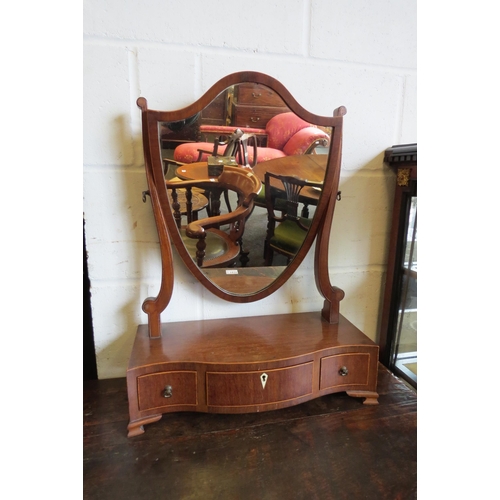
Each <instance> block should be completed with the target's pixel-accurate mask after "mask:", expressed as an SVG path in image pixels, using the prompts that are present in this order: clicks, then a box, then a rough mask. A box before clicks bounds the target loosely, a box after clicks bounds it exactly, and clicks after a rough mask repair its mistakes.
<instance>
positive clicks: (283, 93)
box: [137, 71, 346, 338]
mask: <svg viewBox="0 0 500 500" xmlns="http://www.w3.org/2000/svg"><path fill="white" fill-rule="evenodd" d="M239 83H256V84H261V85H266V86H267V87H269V88H271V89H272V90H273V91H275V92H276V93H277V94H278V95H279V96H280V97H281V98H282V99H283V101H284V102H285V104H286V105H287V106H288V108H289V109H290V111H293V112H294V113H295V114H296V115H297V116H299V117H300V118H302V119H303V120H305V121H307V122H309V123H313V124H315V125H319V126H323V127H330V129H331V138H330V146H329V148H330V149H329V154H328V161H327V166H326V174H325V179H324V187H323V190H322V194H321V196H320V199H319V202H318V205H317V208H316V215H315V216H314V218H313V222H312V224H311V227H310V230H309V232H308V233H307V236H306V238H305V240H304V243H303V245H302V247H301V248H300V250H299V252H298V253H297V255H296V256H295V257H294V258H293V260H292V261H291V262H290V264H289V265H288V266H287V267H286V269H285V270H284V271H283V272H282V273H281V274H280V275H279V276H278V277H277V278H276V279H275V280H274V281H273V282H272V283H271V284H270V285H269V286H267V287H265V288H263V289H261V290H258V291H257V292H254V293H251V294H236V293H231V292H228V291H227V290H223V289H221V288H219V287H218V286H217V285H215V284H214V283H213V282H212V281H210V279H208V278H207V276H206V275H205V274H204V273H203V272H202V270H201V269H200V268H199V267H198V266H197V264H196V263H195V262H194V261H193V260H192V258H191V257H190V256H189V253H188V252H187V250H186V248H185V247H184V245H183V243H182V239H181V236H180V234H179V232H178V229H177V225H176V222H175V219H174V216H173V213H172V210H171V206H170V202H169V199H168V193H167V189H166V186H165V178H164V170H163V162H162V158H161V152H160V147H159V124H160V122H170V121H180V120H183V119H186V118H189V117H192V116H194V115H196V114H197V113H199V112H201V111H202V110H203V109H204V108H205V107H206V106H208V105H209V104H210V103H211V102H212V101H213V100H214V99H215V98H216V97H217V96H218V95H219V94H220V93H221V92H223V91H224V90H225V89H227V88H228V87H231V86H232V85H236V84H239ZM137 105H138V107H139V108H140V109H141V112H142V139H143V149H144V161H145V169H146V177H147V182H148V189H149V193H150V196H151V204H152V208H153V214H154V218H155V223H156V227H157V230H158V236H159V241H160V252H161V266H162V276H161V285H160V290H159V292H158V295H157V296H156V297H148V298H147V299H146V300H145V301H144V302H143V305H142V309H143V311H144V312H145V313H146V314H147V315H148V327H149V336H150V337H152V338H155V337H160V336H161V321H160V315H161V313H162V311H163V310H164V309H165V308H166V307H167V305H168V303H169V302H170V299H171V296H172V291H173V284H174V268H173V261H172V247H171V241H170V238H172V240H173V242H174V244H175V246H176V249H177V251H178V253H179V254H180V256H181V258H182V260H183V261H184V264H185V265H186V266H187V267H188V269H189V270H190V272H191V273H192V274H193V275H194V276H195V277H196V278H197V280H198V281H199V282H200V283H201V284H202V285H203V286H204V287H205V288H207V289H208V290H209V291H211V292H212V293H213V294H214V295H216V296H217V297H220V298H222V299H224V300H227V301H230V302H236V303H248V302H254V301H257V300H261V299H263V298H265V297H268V296H269V295H271V294H272V293H274V292H275V291H276V290H278V289H279V288H280V287H281V286H282V285H283V284H284V283H286V281H287V280H288V279H289V278H290V277H291V276H292V274H293V273H294V272H295V270H296V269H297V267H298V266H299V265H300V264H301V262H302V261H303V259H304V257H305V256H306V254H307V253H308V252H309V250H310V248H311V246H312V243H313V241H314V239H315V238H316V237H317V241H316V248H315V259H314V274H315V280H316V286H317V288H318V291H319V293H320V294H321V295H322V297H323V298H324V299H325V300H324V306H323V309H322V312H321V314H322V317H323V318H324V319H325V320H327V321H328V322H329V323H338V319H339V302H340V300H342V298H343V297H344V292H343V291H342V290H341V289H339V288H337V287H335V286H332V284H331V283H330V278H329V273H328V244H329V238H330V230H331V225H332V219H333V212H334V208H335V201H336V198H337V192H338V185H339V179H340V164H341V149H342V125H343V116H344V115H345V114H346V108H345V107H344V106H340V107H339V108H337V109H335V111H334V112H333V116H331V117H326V116H319V115H316V114H313V113H310V112H309V111H307V110H306V109H304V108H303V107H302V106H301V105H300V104H299V103H298V102H297V101H296V100H295V98H294V97H293V96H292V95H291V93H290V92H289V91H288V90H287V89H286V88H285V87H284V86H283V84H281V83H280V82H279V81H278V80H276V79H275V78H273V77H271V76H268V75H265V74H263V73H258V72H253V71H243V72H238V73H233V74H230V75H228V76H226V77H224V78H222V79H221V80H219V81H218V82H217V83H215V84H214V85H213V86H212V87H210V88H209V89H208V90H207V91H206V92H205V94H204V95H203V96H201V97H200V98H199V99H198V100H197V101H195V102H194V103H193V104H191V105H189V106H187V107H185V108H182V109H179V110H176V111H157V110H152V109H148V106H147V101H146V99H145V98H144V97H139V98H138V99H137Z"/></svg>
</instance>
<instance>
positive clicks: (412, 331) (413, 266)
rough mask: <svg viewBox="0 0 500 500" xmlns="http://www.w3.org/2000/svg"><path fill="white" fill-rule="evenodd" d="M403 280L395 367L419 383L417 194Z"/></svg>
mask: <svg viewBox="0 0 500 500" xmlns="http://www.w3.org/2000/svg"><path fill="white" fill-rule="evenodd" d="M403 255H404V257H403V262H402V263H401V264H402V269H401V271H402V282H401V294H400V303H399V308H398V322H397V329H396V332H397V333H396V343H395V352H394V365H395V368H396V369H398V370H399V371H400V372H401V375H403V376H404V377H405V378H406V379H407V380H408V382H410V383H411V384H412V385H414V386H416V385H417V197H416V196H413V197H412V198H411V203H410V211H409V218H408V230H407V233H406V240H405V249H404V253H403Z"/></svg>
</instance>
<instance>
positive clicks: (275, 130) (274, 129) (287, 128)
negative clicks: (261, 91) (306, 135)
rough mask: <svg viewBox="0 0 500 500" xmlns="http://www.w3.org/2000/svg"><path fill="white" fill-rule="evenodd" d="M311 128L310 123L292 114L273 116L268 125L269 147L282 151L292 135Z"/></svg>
mask: <svg viewBox="0 0 500 500" xmlns="http://www.w3.org/2000/svg"><path fill="white" fill-rule="evenodd" d="M309 126H310V124H309V123H307V122H306V121H304V120H302V118H299V117H298V116H297V115H296V114H295V113H292V112H288V113H281V114H279V115H276V116H273V117H272V118H271V119H270V120H269V121H268V122H267V125H266V132H267V137H268V138H267V145H268V147H270V148H275V149H281V150H282V149H283V147H284V146H285V144H286V143H287V142H288V140H289V139H290V137H292V135H294V134H295V133H296V132H298V131H299V130H300V129H303V128H305V127H309Z"/></svg>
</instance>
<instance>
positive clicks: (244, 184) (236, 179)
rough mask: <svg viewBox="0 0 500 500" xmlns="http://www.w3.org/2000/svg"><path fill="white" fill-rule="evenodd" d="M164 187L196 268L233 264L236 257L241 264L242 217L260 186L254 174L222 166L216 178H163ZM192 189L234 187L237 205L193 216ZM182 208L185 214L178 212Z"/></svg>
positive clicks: (243, 262)
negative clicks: (215, 213)
mask: <svg viewBox="0 0 500 500" xmlns="http://www.w3.org/2000/svg"><path fill="white" fill-rule="evenodd" d="M166 187H167V190H168V192H169V197H170V198H171V200H172V212H173V214H174V219H175V221H176V224H177V228H178V229H179V231H180V234H181V237H182V240H183V242H184V245H185V247H186V250H187V251H188V253H189V254H190V255H191V257H192V259H193V260H194V261H195V262H196V263H197V265H198V266H199V267H200V268H213V267H231V266H234V265H235V264H236V261H237V260H238V257H240V262H241V265H242V266H245V265H246V262H248V257H247V253H246V252H244V251H243V249H242V245H243V243H242V238H243V233H244V230H245V221H246V219H247V218H248V217H249V215H250V214H251V212H252V210H253V200H254V198H255V196H256V195H257V194H258V193H259V191H260V189H261V182H260V180H259V179H258V178H257V176H255V175H254V174H253V173H252V172H249V171H248V170H245V169H242V168H240V167H228V166H226V167H224V170H223V172H222V174H221V175H220V176H219V177H218V178H211V179H206V180H190V181H175V182H173V181H166ZM194 189H203V190H207V191H209V190H218V191H219V192H224V191H227V190H230V191H234V192H235V193H236V195H237V206H236V208H235V209H234V210H233V211H231V212H229V213H227V214H222V215H218V216H216V217H207V218H203V219H200V220H196V216H195V214H194V213H193V210H192V209H193V206H192V194H193V191H194ZM180 190H181V191H182V193H183V195H184V200H183V204H182V205H181V203H180V201H179V195H178V192H179V191H180ZM182 208H183V209H184V212H185V214H183V213H182ZM183 216H185V219H186V222H185V223H183V220H182V219H183ZM225 226H227V227H228V229H227V230H223V229H222V228H223V227H225Z"/></svg>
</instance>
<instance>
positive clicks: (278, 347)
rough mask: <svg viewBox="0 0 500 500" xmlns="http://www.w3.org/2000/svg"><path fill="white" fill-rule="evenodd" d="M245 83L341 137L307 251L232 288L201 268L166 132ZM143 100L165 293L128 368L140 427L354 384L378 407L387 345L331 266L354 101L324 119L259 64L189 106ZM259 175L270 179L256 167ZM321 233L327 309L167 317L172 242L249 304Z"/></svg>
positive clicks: (271, 288)
mask: <svg viewBox="0 0 500 500" xmlns="http://www.w3.org/2000/svg"><path fill="white" fill-rule="evenodd" d="M245 83H251V84H253V85H259V86H262V87H265V88H267V89H269V90H270V93H271V94H274V93H275V94H276V95H277V96H279V98H280V99H281V100H282V101H283V102H284V103H285V104H286V106H287V108H288V109H289V110H290V111H292V112H294V113H295V114H296V115H297V116H299V117H300V118H301V119H302V120H305V121H307V122H308V123H314V124H315V125H317V126H322V127H327V128H328V129H329V130H330V138H331V140H330V149H329V154H328V158H327V160H326V161H325V160H323V162H324V176H323V173H322V174H321V175H322V176H323V177H322V181H323V188H322V190H321V194H320V195H315V196H319V198H318V199H317V203H316V210H315V215H314V217H313V219H312V223H311V226H310V229H309V231H308V233H307V235H306V237H305V240H304V242H303V244H302V246H301V248H300V249H299V250H298V252H297V254H296V255H295V256H294V258H293V259H292V260H291V262H290V263H289V265H288V266H287V267H286V268H285V269H284V270H283V272H279V273H276V269H275V268H271V267H270V266H269V267H268V269H267V270H265V271H255V270H253V271H251V270H250V271H247V272H245V273H243V272H242V274H241V276H240V275H239V274H238V279H237V280H236V281H233V280H231V284H229V282H228V278H227V275H226V276H224V275H222V276H221V274H220V271H219V272H215V271H214V272H213V273H212V272H211V273H205V272H204V271H203V270H202V269H200V268H199V267H198V265H197V263H196V262H195V261H194V260H193V259H192V258H191V256H190V254H189V252H188V251H187V249H186V247H185V245H184V243H183V241H182V238H181V236H180V233H179V231H178V228H177V225H176V222H175V218H174V215H173V213H172V209H171V206H170V202H169V200H168V196H167V191H166V184H165V179H164V172H163V160H162V157H161V154H160V148H159V147H158V130H160V129H161V126H162V125H163V124H164V123H168V122H173V123H178V122H180V121H182V120H186V119H189V118H190V117H192V116H195V115H196V114H197V113H199V112H201V111H202V110H203V108H204V107H205V106H207V105H208V104H209V103H211V102H212V101H213V99H214V98H215V97H216V96H218V95H220V94H221V92H222V91H224V90H225V89H227V88H228V87H231V86H234V85H237V84H245ZM255 95H256V98H260V97H261V95H259V94H258V93H256V94H255ZM266 95H267V94H266ZM137 104H138V106H139V107H140V108H141V110H142V124H143V147H144V158H145V169H146V177H147V180H148V187H149V193H150V197H151V203H152V208H153V213H154V216H155V221H156V226H157V230H158V235H159V240H160V249H161V256H162V280H161V285H160V290H159V292H158V295H157V296H156V297H149V298H147V299H146V300H145V301H144V302H143V306H142V309H143V311H144V312H145V313H146V314H147V315H148V324H147V325H140V326H139V327H138V330H137V336H136V340H135V344H134V347H133V351H132V355H131V358H130V362H129V367H128V371H127V388H128V399H129V413H130V422H129V425H128V431H129V432H128V435H129V436H136V435H138V434H142V433H143V432H144V425H145V424H148V423H151V422H155V421H157V420H159V419H160V418H161V417H162V415H163V414H164V413H169V412H177V411H194V412H207V413H251V412H262V411H268V410H276V409H279V408H284V407H288V406H293V405H297V404H299V403H303V402H305V401H308V400H311V399H314V398H318V397H320V396H323V395H326V394H330V393H334V392H346V393H347V394H348V395H350V396H355V397H362V398H365V400H364V403H365V404H377V398H378V394H377V392H376V388H377V361H378V350H379V348H378V346H377V345H376V344H375V343H374V342H372V341H371V340H370V339H369V338H368V337H366V336H365V335H364V334H363V333H362V332H361V331H360V330H358V329H357V328H356V327H355V326H354V325H353V324H352V323H350V322H349V321H348V320H347V319H346V318H344V317H343V316H341V315H340V309H339V307H340V301H341V300H342V299H343V298H344V292H343V290H341V289H340V288H338V287H336V286H334V285H332V283H331V282H330V277H329V269H328V245H329V240H330V230H331V227H332V219H333V211H334V207H335V202H336V198H337V192H338V186H339V178H340V165H341V149H342V126H343V116H344V115H345V113H346V109H345V107H343V106H340V107H339V108H337V109H336V110H334V112H333V116H331V117H325V116H319V115H314V114H312V113H310V112H309V111H307V110H305V109H304V108H302V106H300V105H299V104H298V102H297V101H296V100H295V99H294V98H293V96H292V95H291V94H290V92H289V91H288V90H287V89H286V88H285V87H284V86H283V85H282V84H281V83H280V82H278V81H277V80H275V79H274V78H272V77H270V76H267V75H264V74H262V73H255V72H241V73H234V74H232V75H228V76H227V77H225V78H223V79H221V80H220V81H219V82H217V83H216V84H215V85H213V86H212V87H211V88H210V89H209V90H208V91H207V92H206V93H205V94H204V95H203V96H202V97H201V98H200V99H199V100H198V101H196V102H195V103H193V104H192V105H190V106H188V107H186V108H184V109H181V110H177V111H171V112H170V111H156V110H152V109H149V108H148V105H147V101H146V99H145V98H143V97H140V98H139V99H138V100H137ZM287 161H288V166H289V168H291V170H292V171H293V170H294V169H295V171H297V170H298V169H297V167H298V165H301V164H304V165H308V168H307V171H306V172H305V173H304V174H303V175H305V177H306V178H307V177H309V176H310V175H311V174H313V168H314V169H315V168H317V167H321V171H323V163H321V160H320V164H318V161H317V160H314V159H312V158H311V157H308V156H307V155H301V156H300V157H297V158H296V159H293V160H292V159H291V157H289V160H287ZM267 163H268V166H270V167H272V166H273V165H275V164H273V163H272V162H267ZM261 166H262V165H261ZM247 175H249V176H254V177H255V178H256V179H257V180H258V178H257V177H256V174H255V172H248V173H247ZM214 185H215V180H214ZM254 194H255V193H254ZM251 203H253V200H247V206H248V207H249V208H251ZM314 240H316V245H315V258H314V275H315V281H316V287H317V289H318V292H319V293H320V294H321V296H322V297H323V298H324V302H323V308H322V310H321V312H311V313H300V314H281V315H271V316H259V317H245V318H233V319H216V320H200V321H185V322H177V323H161V320H160V315H161V313H162V312H163V310H164V309H165V308H166V307H167V305H168V303H169V302H170V298H171V296H172V293H173V283H174V268H173V261H172V249H171V245H172V243H173V244H174V245H175V247H176V249H177V251H178V253H179V255H180V257H181V258H182V260H183V261H184V263H185V265H186V266H187V268H188V269H189V270H190V271H191V273H192V274H193V276H195V277H196V278H197V279H198V281H199V282H200V283H201V284H202V285H203V286H205V288H207V289H208V290H209V291H211V292H212V293H214V294H215V295H216V296H217V297H220V298H222V299H224V300H227V301H229V302H234V303H246V302H253V301H257V300H260V299H263V298H264V297H268V296H269V295H271V294H272V293H273V292H275V291H276V290H278V289H279V288H280V287H281V286H282V285H283V284H284V283H285V282H286V281H287V280H288V279H289V278H290V276H291V275H292V274H293V272H294V271H295V270H296V269H297V267H298V266H299V265H300V263H301V262H302V261H303V259H304V258H305V256H306V254H307V253H308V251H309V250H310V248H311V246H312V244H313V241H314ZM231 276H232V277H234V275H233V274H231ZM233 283H234V284H233ZM259 286H262V288H259Z"/></svg>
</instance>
